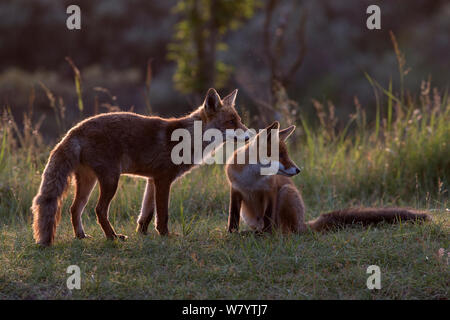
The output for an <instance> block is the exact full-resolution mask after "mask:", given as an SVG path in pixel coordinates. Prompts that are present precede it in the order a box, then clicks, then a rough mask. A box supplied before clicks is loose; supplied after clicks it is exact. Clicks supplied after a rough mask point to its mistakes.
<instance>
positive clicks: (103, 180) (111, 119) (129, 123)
mask: <svg viewBox="0 0 450 320" xmlns="http://www.w3.org/2000/svg"><path fill="white" fill-rule="evenodd" d="M236 94H237V90H234V91H233V92H232V93H231V94H229V95H228V96H226V97H225V98H223V99H221V98H220V96H219V95H218V94H217V92H216V90H214V89H209V91H208V93H207V95H206V98H205V100H204V102H203V104H202V105H201V106H200V107H199V108H198V109H197V110H195V111H193V112H192V113H191V114H189V115H188V116H185V117H182V118H172V119H163V118H159V117H147V116H142V115H138V114H135V113H130V112H118V113H107V114H102V115H98V116H94V117H91V118H89V119H86V120H84V121H82V122H80V123H79V124H77V125H76V126H74V127H73V128H72V129H70V130H69V131H68V132H67V134H66V135H65V136H64V138H63V139H62V140H61V141H60V142H59V143H58V144H57V145H56V147H55V148H54V149H53V150H52V152H51V154H50V157H49V159H48V162H47V165H46V167H45V170H44V172H43V174H42V181H41V185H40V188H39V192H38V194H37V195H36V196H35V197H34V199H33V205H32V207H31V209H32V211H33V216H34V217H33V229H34V238H35V240H36V242H37V243H39V244H41V245H44V246H48V245H51V244H52V243H53V241H54V237H55V230H56V226H57V223H58V222H59V220H60V217H61V205H62V199H63V195H64V193H65V190H66V189H67V186H68V180H69V178H70V177H71V176H72V175H73V176H75V185H76V191H75V198H74V201H73V203H72V206H71V208H70V212H71V218H72V225H73V231H74V233H75V236H76V237H78V238H85V237H87V235H86V234H85V232H84V229H83V224H82V222H81V214H82V212H83V209H84V207H85V206H86V203H87V201H88V199H89V196H90V194H91V191H92V189H93V188H94V185H95V183H96V181H98V182H99V185H100V197H99V199H98V203H97V206H96V208H95V213H96V215H97V221H98V223H99V224H100V226H101V227H102V229H103V231H104V233H105V235H106V237H107V238H108V239H115V238H119V239H122V240H124V239H126V236H124V235H121V234H117V233H116V232H115V231H114V229H113V227H112V226H111V224H110V222H109V220H108V209H109V205H110V202H111V200H112V198H113V197H114V194H115V193H116V190H117V184H118V182H119V177H120V175H121V174H130V175H137V176H142V177H145V178H147V186H146V189H145V194H144V198H143V201H142V208H141V212H140V215H139V219H138V221H137V223H138V225H137V231H138V232H140V233H143V234H146V233H147V229H148V225H149V223H150V221H151V220H152V218H153V213H154V211H155V206H156V222H155V225H156V230H157V231H158V233H159V234H160V235H167V234H168V227H167V223H168V206H169V193H170V187H171V184H172V182H173V181H175V180H176V179H177V178H178V177H181V176H182V175H183V174H185V173H186V172H188V171H189V170H191V169H192V168H193V167H194V164H185V163H182V164H174V163H173V162H172V161H171V151H172V149H173V147H174V146H175V145H176V144H177V142H175V141H172V139H171V135H172V132H173V131H174V130H176V129H180V128H184V129H187V130H188V131H189V132H191V133H192V131H193V130H194V121H201V123H202V130H203V132H204V131H206V130H207V129H211V128H215V129H218V130H219V131H220V132H221V133H222V134H223V135H224V138H225V139H226V138H230V136H229V132H226V130H227V129H232V130H237V129H241V130H243V131H245V132H246V133H245V135H248V133H247V130H248V129H247V127H246V126H244V125H243V124H242V122H241V118H240V117H239V115H238V113H237V112H236V110H235V106H234V105H235V99H236ZM239 138H241V137H239ZM246 138H247V136H246ZM225 139H224V140H225ZM205 148H206V145H205V143H204V142H203V144H202V149H203V150H204V149H205Z"/></svg>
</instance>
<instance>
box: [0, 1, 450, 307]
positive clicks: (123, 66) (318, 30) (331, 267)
mask: <svg viewBox="0 0 450 320" xmlns="http://www.w3.org/2000/svg"><path fill="white" fill-rule="evenodd" d="M79 3H80V5H81V7H82V12H83V16H82V19H83V20H82V21H83V22H82V23H83V29H82V31H80V32H79V33H77V32H69V31H67V30H66V29H65V27H64V25H65V17H66V16H65V15H64V14H61V12H63V13H64V12H65V5H66V3H65V2H64V1H54V2H53V1H43V0H39V1H33V2H32V3H31V2H28V1H14V2H12V1H4V2H2V4H0V15H1V16H2V17H3V18H2V19H0V30H1V34H2V37H1V42H0V46H1V47H2V48H8V50H1V51H0V71H1V74H0V99H2V100H1V102H2V110H3V112H2V118H1V122H0V139H1V140H0V298H9V299H11V298H12V299H19V298H22V299H23V298H26V299H48V298H87V299H95V298H125V299H128V298H138V299H140V298H169V299H170V298H193V299H206V298H212V299H214V298H219V299H220V298H254V299H273V298H278V299H286V298H287V299H323V298H332V299H338V298H346V299H355V298H363V299H386V298H387V299H418V298H425V299H448V298H449V293H448V288H449V281H448V279H450V277H449V267H448V259H449V249H450V241H449V219H448V216H449V206H450V204H449V198H448V189H449V181H450V146H449V141H450V126H449V123H450V100H449V99H448V92H447V86H448V77H447V76H446V75H447V73H448V72H444V71H445V70H448V61H447V60H446V59H445V58H446V56H447V55H448V52H449V50H448V49H449V48H448V46H449V43H448V35H446V33H445V26H448V23H449V21H450V20H449V19H445V18H446V17H448V10H450V7H449V6H448V4H446V3H445V2H444V1H434V2H432V3H431V2H426V1H408V10H405V8H404V6H402V5H400V4H398V3H401V2H398V3H397V2H395V3H394V2H389V3H386V4H385V3H383V4H382V5H381V7H382V12H383V18H382V19H383V20H382V28H383V30H382V31H374V32H369V31H367V29H365V18H364V19H363V17H365V8H366V7H367V6H366V2H365V1H358V2H355V1H345V2H344V1H343V2H336V1H302V2H290V1H242V2H241V1H240V2H239V4H238V3H237V2H233V1H200V0H199V1H178V2H177V1H137V0H135V1H126V2H125V1H118V0H117V1H116V0H115V1H112V0H111V1H95V2H92V1H84V2H83V1H79ZM293 3H294V4H295V6H292V5H293ZM298 3H300V4H301V6H297V5H296V4H298ZM338 3H340V4H338ZM213 4H214V5H215V6H218V7H216V10H218V11H214V10H212V8H213ZM194 5H198V6H201V8H202V9H201V10H200V11H199V12H197V13H201V17H198V18H196V15H195V13H196V9H195V6H194ZM223 5H226V6H230V7H223ZM234 6H236V7H234ZM174 8H176V9H174ZM217 8H220V9H217ZM236 8H238V9H239V11H238V12H237V13H236V10H237V9H236ZM294 9H295V10H296V11H294ZM208 10H210V11H208ZM211 10H212V11H211ZM208 12H209V13H208ZM217 12H219V13H223V14H219V16H220V18H221V19H224V20H222V21H220V22H214V23H213V22H212V21H214V17H213V16H214V13H217ZM286 12H298V13H299V14H298V15H295V14H292V16H291V17H289V16H288V15H286ZM304 12H307V13H304ZM131 17H132V18H131ZM196 19H200V20H196ZM287 21H291V22H290V23H288V22H287ZM196 23H200V27H199V26H198V25H196ZM211 24H213V26H215V27H216V29H217V36H216V38H215V40H214V39H211V35H210V34H209V33H206V34H204V33H201V36H202V37H204V38H203V40H202V41H204V42H206V43H208V44H206V45H204V50H206V51H205V52H206V55H207V56H209V55H211V54H212V53H211V52H215V55H216V58H215V59H212V61H213V62H214V63H213V65H214V66H215V68H214V70H215V71H214V74H213V76H211V74H204V75H200V74H199V72H201V71H202V68H201V67H200V64H202V63H206V62H205V61H203V60H202V59H200V60H198V59H197V60H196V58H195V57H197V54H198V52H199V50H198V49H201V48H202V46H201V45H199V43H198V42H196V40H199V39H200V38H199V37H198V35H197V37H196V36H195V35H194V34H195V31H196V30H197V31H198V30H199V29H198V28H200V30H210V29H208V28H207V27H205V26H211ZM389 29H392V30H393V31H394V32H392V33H389V32H388V30H389ZM12 30H14V33H13V32H12ZM275 30H278V32H275ZM280 30H281V31H280ZM413 31H414V32H413ZM394 34H395V35H396V36H397V37H396V36H394ZM18 35H19V36H18ZM49 35H51V36H49ZM277 35H278V36H277ZM280 35H282V36H280ZM19 39H21V41H19ZM290 39H291V40H290ZM292 39H293V40H292ZM200 40H201V39H200ZM202 41H200V42H202ZM419 44H420V45H419ZM183 48H186V50H183ZM283 48H284V50H282V49H283ZM303 48H307V49H306V51H305V49H303ZM225 49H226V50H225ZM286 49H287V50H286ZM201 50H202V49H201ZM201 50H200V51H201ZM280 50H281V51H280ZM66 56H67V57H70V58H68V59H65V57H66ZM276 57H283V59H281V60H280V59H277V58H276ZM149 58H152V59H153V60H151V63H150V64H149V63H148V59H149ZM406 59H407V60H406ZM298 61H299V62H300V63H299V66H298V67H297V62H298ZM407 61H408V63H407ZM208 63H211V60H210V61H209V62H208ZM410 66H412V69H410V68H411V67H410ZM186 68H187V69H186ZM195 70H197V71H195ZM208 70H211V69H208ZM430 75H433V77H431V76H430ZM186 84H188V85H186ZM210 85H215V86H219V87H222V90H220V91H221V92H223V93H227V92H228V91H230V90H231V89H232V88H234V87H239V88H240V89H241V90H240V93H239V97H238V108H239V112H240V113H241V114H242V115H244V119H245V122H246V123H247V124H248V125H251V126H255V127H260V126H262V125H263V124H264V123H265V122H267V121H269V120H273V119H274V118H277V119H280V120H282V122H283V123H285V124H287V123H295V124H297V126H298V128H297V130H296V135H295V136H294V137H292V138H291V140H290V142H289V146H290V149H291V150H290V152H291V156H292V159H294V161H295V162H296V163H297V164H298V165H299V166H302V167H303V168H304V170H303V171H302V173H301V174H300V175H298V176H296V177H295V178H294V181H295V183H296V185H297V186H298V187H299V188H300V189H301V190H302V193H303V196H304V199H305V202H306V205H307V218H308V219H312V218H314V217H316V216H317V215H319V214H320V213H321V212H324V211H328V210H332V209H338V208H344V207H348V206H360V205H364V206H379V207H381V206H393V205H395V206H407V207H412V208H419V209H425V210H428V211H429V212H430V213H431V214H432V216H433V218H434V221H433V223H430V224H424V225H413V224H403V225H397V226H388V225H380V226H377V227H371V228H369V229H362V228H360V227H358V226H355V227H354V228H347V229H343V230H338V231H336V232H331V233H327V234H312V233H311V234H305V235H300V236H299V235H289V236H287V235H280V234H275V235H272V236H263V237H255V236H243V235H237V234H236V235H229V234H227V233H226V220H227V211H228V186H227V183H226V180H225V176H224V172H223V167H222V166H205V167H202V168H199V169H196V170H195V171H193V172H192V173H190V174H189V175H188V176H186V177H185V178H183V179H182V180H180V181H177V182H176V184H175V185H174V188H173V192H172V195H171V204H170V225H169V228H170V230H171V231H172V232H173V233H174V235H173V236H172V237H169V238H160V237H159V236H157V235H156V232H155V231H152V232H151V234H150V235H149V236H147V237H141V236H138V235H137V234H135V232H134V228H135V220H136V218H137V214H138V212H139V208H140V202H141V197H142V194H143V191H144V187H145V185H144V182H143V181H141V180H140V179H131V178H128V177H123V178H122V179H121V181H120V186H119V190H118V193H117V195H116V197H115V199H114V201H113V203H112V206H111V210H110V215H111V221H112V223H113V225H114V226H115V228H116V229H117V230H118V232H121V233H125V234H127V235H128V236H130V238H129V241H127V242H124V243H122V242H109V241H106V240H104V238H103V234H102V232H101V229H100V227H99V226H97V224H96V219H95V213H94V211H93V208H94V206H95V200H96V198H97V195H98V190H97V188H96V190H95V191H94V194H93V195H92V196H91V200H90V201H89V204H88V206H87V208H86V210H85V213H84V215H83V219H84V224H85V227H86V229H87V233H89V234H91V235H92V236H93V239H87V240H85V241H79V240H75V239H73V236H72V230H71V226H70V221H69V220H70V219H69V217H68V215H67V214H64V215H63V219H62V220H63V221H62V223H61V225H60V227H59V229H58V231H57V238H56V244H55V246H54V247H53V248H51V249H49V250H42V249H40V248H37V247H36V246H35V245H34V243H33V240H32V234H31V228H30V226H31V213H30V210H29V207H30V204H31V200H32V198H33V196H34V195H35V193H36V191H37V189H38V186H39V183H40V175H41V173H42V170H43V167H44V165H45V162H46V160H47V158H48V155H49V151H50V150H51V148H52V147H53V146H54V144H55V143H56V141H57V139H58V138H59V137H60V136H61V135H62V134H63V133H64V132H65V131H66V130H67V129H68V128H70V126H71V125H72V124H73V123H75V122H76V121H78V120H79V119H81V118H84V117H86V116H88V115H90V114H94V113H99V112H106V111H114V110H130V109H132V110H134V111H137V112H140V113H150V112H151V113H159V114H162V115H180V114H183V113H185V112H188V111H189V110H191V109H192V107H193V105H195V103H196V102H198V100H199V97H200V95H201V94H202V92H203V91H204V89H203V88H205V87H208V86H210ZM176 90H179V91H176ZM177 92H179V93H177ZM181 92H183V93H181ZM71 198H72V193H70V194H69V196H68V199H66V201H65V202H64V213H67V211H68V207H69V205H70V200H71ZM243 229H245V226H243ZM71 264H77V265H79V266H80V267H81V270H82V289H81V290H74V291H69V290H68V289H67V287H66V279H67V276H68V274H66V272H65V271H66V268H67V267H68V266H69V265H71ZM372 264H375V265H379V266H380V268H381V271H382V289H381V290H374V291H370V290H368V289H367V287H366V279H367V276H368V275H367V274H366V273H365V272H366V269H367V267H368V266H369V265H372Z"/></svg>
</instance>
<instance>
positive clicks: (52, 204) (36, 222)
mask: <svg viewBox="0 0 450 320" xmlns="http://www.w3.org/2000/svg"><path fill="white" fill-rule="evenodd" d="M78 163H79V145H78V144H77V143H74V142H73V141H72V143H71V142H70V140H69V139H68V138H66V139H63V141H61V142H60V143H59V144H58V145H57V146H56V147H55V148H54V149H53V151H52V152H51V154H50V157H49V159H48V162H47V165H46V166H45V169H44V172H43V174H42V181H41V186H40V187H39V192H38V193H37V195H36V196H35V197H34V199H33V204H32V206H31V210H32V212H33V232H34V239H35V240H36V243H38V244H41V245H44V246H49V245H51V244H52V242H53V239H54V237H55V231H56V226H57V224H58V223H59V220H60V219H61V204H62V199H63V196H64V193H65V191H66V189H67V186H68V185H69V180H70V176H71V174H72V172H73V171H74V168H75V166H76V165H77V164H78Z"/></svg>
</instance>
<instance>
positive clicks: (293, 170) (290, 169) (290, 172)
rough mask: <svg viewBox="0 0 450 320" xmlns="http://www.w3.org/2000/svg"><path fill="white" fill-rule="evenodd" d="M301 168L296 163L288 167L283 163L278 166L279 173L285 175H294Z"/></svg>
mask: <svg viewBox="0 0 450 320" xmlns="http://www.w3.org/2000/svg"><path fill="white" fill-rule="evenodd" d="M300 171H301V170H300V169H299V168H298V167H297V166H296V165H292V166H291V167H288V168H286V167H285V166H284V165H283V164H282V163H280V164H279V166H278V174H281V175H283V176H288V177H293V176H295V175H297V174H299V173H300Z"/></svg>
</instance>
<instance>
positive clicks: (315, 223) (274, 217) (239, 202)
mask: <svg viewBox="0 0 450 320" xmlns="http://www.w3.org/2000/svg"><path fill="white" fill-rule="evenodd" d="M278 127H279V124H278V123H277V122H275V123H274V124H272V125H271V126H269V127H267V128H266V130H270V129H278ZM294 129H295V127H293V126H291V127H289V128H287V129H284V130H281V131H279V162H280V168H281V169H280V170H279V171H278V174H276V175H271V176H264V175H261V172H260V169H261V167H262V166H261V164H259V163H257V164H248V163H249V162H248V161H247V162H246V163H247V164H237V163H236V161H235V160H236V159H237V157H238V155H239V154H240V153H245V158H246V160H248V154H249V150H250V147H249V146H250V144H251V143H256V142H257V140H258V139H259V138H260V137H261V135H258V136H256V137H255V138H254V140H252V141H250V142H249V143H248V144H247V145H245V146H244V147H242V148H240V149H238V150H236V152H235V153H234V156H233V157H232V158H231V159H230V161H229V163H228V164H227V166H226V173H227V178H228V181H229V184H230V208H229V217H228V230H229V232H233V231H236V230H238V228H239V219H240V217H242V218H243V220H244V221H245V222H246V223H247V224H248V225H249V226H250V228H251V229H253V230H255V231H259V232H262V231H269V232H270V231H271V230H272V229H274V228H275V229H280V230H281V231H283V232H293V233H301V232H304V231H306V230H308V229H312V230H314V231H323V230H329V229H332V228H335V227H339V226H344V225H352V224H362V225H369V224H376V223H379V222H383V221H384V222H388V223H396V222H398V221H430V220H431V216H430V215H428V214H427V213H425V212H420V211H416V210H410V209H405V208H351V209H344V210H338V211H333V212H329V213H325V214H322V215H320V216H319V217H318V218H317V219H315V220H312V221H309V222H305V205H304V202H303V199H302V196H301V194H300V192H299V191H298V189H297V188H296V186H295V184H294V183H293V182H292V179H291V178H290V177H291V176H293V175H295V174H297V173H298V172H300V170H299V169H298V168H297V166H296V165H295V163H294V162H293V161H292V160H291V159H290V158H289V154H288V152H287V148H286V145H285V140H286V139H287V137H289V135H290V134H292V132H293V131H294ZM231 160H233V161H231Z"/></svg>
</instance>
